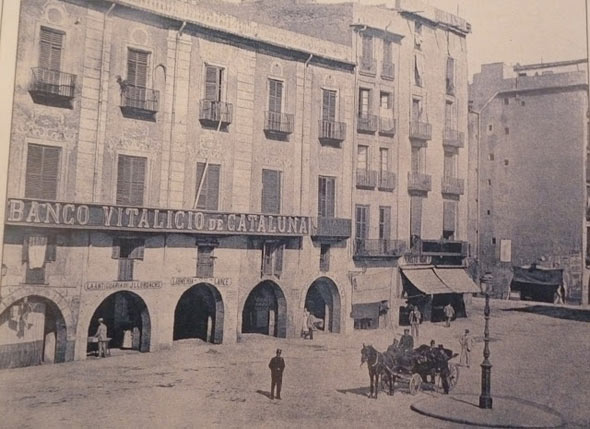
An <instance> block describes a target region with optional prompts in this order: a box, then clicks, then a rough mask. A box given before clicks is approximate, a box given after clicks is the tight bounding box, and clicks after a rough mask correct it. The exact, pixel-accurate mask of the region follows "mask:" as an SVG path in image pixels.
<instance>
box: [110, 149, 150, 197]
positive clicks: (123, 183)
mask: <svg viewBox="0 0 590 429" xmlns="http://www.w3.org/2000/svg"><path fill="white" fill-rule="evenodd" d="M146 163H147V158H144V157H140V156H128V155H119V165H118V168H117V201H116V204H117V205H132V206H141V205H143V194H144V189H145V170H146Z"/></svg>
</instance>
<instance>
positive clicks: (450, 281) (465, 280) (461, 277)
mask: <svg viewBox="0 0 590 429" xmlns="http://www.w3.org/2000/svg"><path fill="white" fill-rule="evenodd" d="M434 272H435V273H436V275H437V276H438V277H439V278H440V279H441V280H442V281H443V282H444V283H445V284H446V285H447V286H448V287H449V288H450V289H452V290H453V291H454V292H455V293H478V292H481V289H480V287H479V286H478V285H477V284H476V283H475V282H474V281H473V280H472V279H471V277H469V275H468V274H467V272H466V271H465V270H464V269H463V268H434Z"/></svg>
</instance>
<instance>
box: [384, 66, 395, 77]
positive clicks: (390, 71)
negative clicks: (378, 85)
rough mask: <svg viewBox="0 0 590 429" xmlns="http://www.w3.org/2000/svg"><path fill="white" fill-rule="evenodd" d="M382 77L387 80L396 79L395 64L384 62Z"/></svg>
mask: <svg viewBox="0 0 590 429" xmlns="http://www.w3.org/2000/svg"><path fill="white" fill-rule="evenodd" d="M381 78H382V79H387V80H394V79H395V66H394V65H393V64H391V63H389V64H386V63H383V67H382V68H381Z"/></svg>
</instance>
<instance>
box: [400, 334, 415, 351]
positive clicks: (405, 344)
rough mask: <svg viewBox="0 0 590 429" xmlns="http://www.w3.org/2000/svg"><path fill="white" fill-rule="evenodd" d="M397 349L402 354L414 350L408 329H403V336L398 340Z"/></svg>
mask: <svg viewBox="0 0 590 429" xmlns="http://www.w3.org/2000/svg"><path fill="white" fill-rule="evenodd" d="M399 349H400V350H401V351H403V352H406V351H412V350H414V339H413V338H412V336H411V335H410V330H409V329H404V335H402V337H401V338H400V340H399Z"/></svg>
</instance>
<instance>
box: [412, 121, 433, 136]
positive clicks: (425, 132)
mask: <svg viewBox="0 0 590 429" xmlns="http://www.w3.org/2000/svg"><path fill="white" fill-rule="evenodd" d="M410 138H412V139H417V140H430V139H432V125H430V124H429V123H428V122H421V121H411V122H410Z"/></svg>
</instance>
